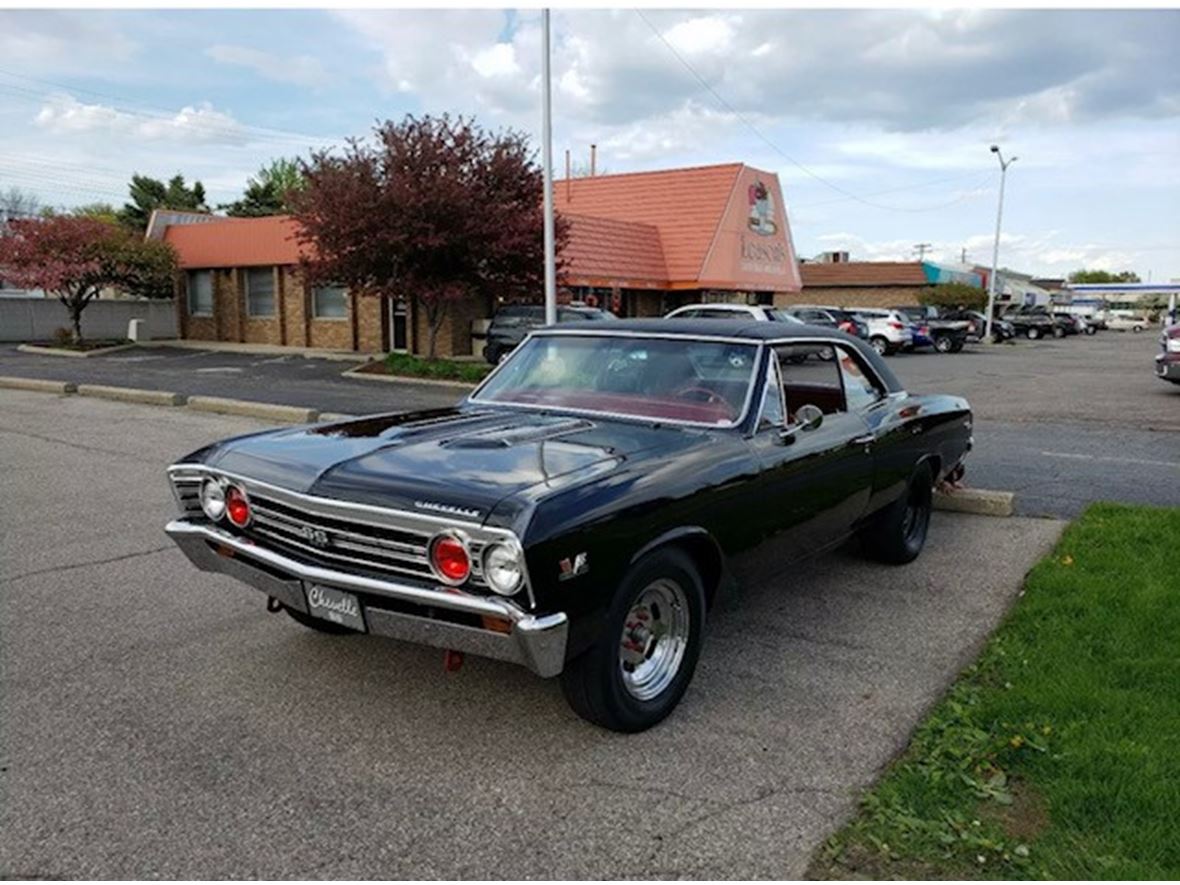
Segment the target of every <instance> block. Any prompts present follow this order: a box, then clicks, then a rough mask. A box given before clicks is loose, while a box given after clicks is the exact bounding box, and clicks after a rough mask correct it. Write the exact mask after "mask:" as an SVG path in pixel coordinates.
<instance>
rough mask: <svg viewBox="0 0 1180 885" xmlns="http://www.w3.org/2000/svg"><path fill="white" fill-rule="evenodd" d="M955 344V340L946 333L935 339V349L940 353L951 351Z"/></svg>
mask: <svg viewBox="0 0 1180 885" xmlns="http://www.w3.org/2000/svg"><path fill="white" fill-rule="evenodd" d="M954 346H955V342H954V341H952V340H951V339H950V338H949V337H948V336H946V335H939V336H938V337H937V338H935V339H934V349H935V350H937V351H938V352H939V353H950V352H951V351H952V350H953V349H954Z"/></svg>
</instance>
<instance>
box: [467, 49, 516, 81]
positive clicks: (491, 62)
mask: <svg viewBox="0 0 1180 885" xmlns="http://www.w3.org/2000/svg"><path fill="white" fill-rule="evenodd" d="M471 67H472V68H474V69H475V72H476V73H477V74H479V75H480V76H481V77H511V76H512V75H514V74H519V73H520V65H518V64H517V63H516V50H515V48H513V46H512V44H511V43H497V44H495V45H494V46H489V47H488V48H487V49H481V50H480V51H479V52H477V53H475V55H474V56H473V57H472V59H471Z"/></svg>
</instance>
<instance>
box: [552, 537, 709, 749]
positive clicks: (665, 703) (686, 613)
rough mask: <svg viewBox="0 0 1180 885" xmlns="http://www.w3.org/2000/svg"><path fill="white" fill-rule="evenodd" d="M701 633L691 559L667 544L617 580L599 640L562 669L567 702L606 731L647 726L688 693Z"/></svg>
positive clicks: (701, 602)
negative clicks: (615, 591)
mask: <svg viewBox="0 0 1180 885" xmlns="http://www.w3.org/2000/svg"><path fill="white" fill-rule="evenodd" d="M704 628H705V591H704V586H703V584H702V583H701V578H700V575H699V574H698V573H697V570H696V567H695V566H694V565H693V562H692V560H691V559H690V558H689V557H688V556H687V555H686V554H685V553H684V552H683V551H681V550H678V549H676V548H672V547H665V548H663V549H660V550H656V551H654V552H653V553H650V554H649V555H647V556H645V557H643V559H641V560H640V561H639V562H637V563H636V564H635V565H634V566H632V568H631V570H630V571H629V572H628V573H627V576H626V577H625V578H624V579H623V583H622V586H621V587H620V588H619V591H618V593H616V594H615V598H614V601H613V602H612V603H611V607H610V611H609V613H608V614H607V618H606V623H605V625H604V626H603V629H602V633H601V636H600V637H599V639H598V641H597V642H595V644H594V645H592V646H591V647H590V648H589V649H588V650H586V651H585V652H583V653H582V654H581V655H579V656H578V657H577V658H575V659H574V660H572V661H570V662H569V663H568V664H566V668H565V670H564V672H562V674H561V690H562V693H563V694H564V695H565V699H566V702H567V703H569V705H570V707H571V708H573V711H574V712H575V713H577V714H578V715H579V716H581V717H582V718H583V719H585V720H586V721H588V722H593V723H594V724H595V725H600V726H602V727H603V728H608V729H610V730H611V731H622V732H636V731H643V730H644V729H647V728H651V727H652V726H653V725H655V724H656V723H658V722H660V721H661V720H662V719H664V717H666V716H667V715H668V714H669V713H671V712H672V710H673V709H674V708H675V707H676V705H677V704H678V703H679V702H680V698H681V697H682V696H683V695H684V692H685V690H686V689H687V688H688V683H689V682H690V681H691V680H692V674H693V671H694V670H695V669H696V664H697V658H698V656H699V655H700V651H701V644H702V642H703V640H704Z"/></svg>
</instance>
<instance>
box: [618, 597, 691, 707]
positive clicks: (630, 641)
mask: <svg viewBox="0 0 1180 885" xmlns="http://www.w3.org/2000/svg"><path fill="white" fill-rule="evenodd" d="M689 626H690V625H689V613H688V598H687V597H686V596H685V595H684V589H683V588H682V587H681V586H680V585H679V584H677V583H676V582H675V581H673V580H671V579H669V578H660V579H659V580H658V581H653V582H652V583H651V584H648V585H647V587H645V588H644V589H643V592H641V593H640V594H639V596H638V597H636V599H635V602H634V604H633V605H632V606H631V610H630V611H628V612H627V617H626V619H625V620H624V622H623V635H622V637H621V638H620V639H619V672H620V674H621V675H622V677H623V687H624V688H626V689H627V693H628V694H629V695H631V696H632V697H633V698H635V699H636V700H640V701H650V700H651V699H652V698H655V697H658V696H659V695H660V694H661V693H662V692H663V691H664V690H666V689H667V688H668V686H669V685H671V684H672V681H673V680H674V679H675V678H676V674H677V673H679V672H680V664H681V663H682V662H683V661H684V652H685V650H686V649H687V648H688V635H689Z"/></svg>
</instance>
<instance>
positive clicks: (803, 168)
mask: <svg viewBox="0 0 1180 885" xmlns="http://www.w3.org/2000/svg"><path fill="white" fill-rule="evenodd" d="M635 14H636V15H638V16H639V18H640V19H642V20H643V23H644V24H645V25H647V27H648V28H649V29H650V30H651V32H652V33H653V34H655V35H656V38H657V39H659V41H660V42H661V43H663V44H664V46H666V47H667V48H668V51H669V52H671V53H672V55H673V56H674V57H675V58H676V60H677V61H679V62H680V64H681V65H683V66H684V68H685V70H687V71H688V72H689V73H690V74H692V76H693V77H694V78H695V79H696V81H697V82H698V83H700V84H701V86H702V87H704V89H705V90H706V91H707V92H708V93H709V94H710V95H712V96H713V97H714V98H715V99H717V101H718V103H719V104H720V105H721V106H722V107H723V108H725V109H726V110H727V111H729V112H730V113H731V114H733V116H734V117H736V118H737V120H738V121H739V122H740V123H741V124H742V125H744V126H745V127H746V128H747V129H749V130H750V131H751V132H752V133H753V134H754V135H755V136H756V137H757V138H758V139H759V140H760V141H761V142H762V143H763V144H765V145H766V146H767V147H769V148H770V149H771V150H772V151H774V152H775V153H776V154H778V155H779V156H781V157H783V159H785V160H786V161H787V162H789V163H790V164H791V165H793V166H795V167H797V168H798V169H799V170H800V171H802V172H804V173H805V174H807V175H809V176H810V177H811V178H814V179H815V180H816V181H818V182H820V183H821V184H823V185H826V186H827V187H829V188H831V189H832V190H834V191H836V192H837V193H840V194H843V195H844V197H845V198H846V199H849V200H855V201H856V202H858V203H863V204H864V205H866V206H872V207H873V208H874V209H885V210H888V211H891V212H928V211H931V210H933V209H942V208H945V207H946V206H951V205H954V204H955V203H958V202H960V201H961V200H963V199H965V197H963V196H960V197H959V198H957V199H955V200H953V201H951V202H950V203H942V204H939V205H937V206H886V205H884V204H882V203H874V202H872V201H871V200H866V199H865V198H864V197H862V196H860V195H859V194H854V193H853V192H852V191H850V190H847V189H845V188H842V187H840V185H838V184H835V183H834V182H831V181H829V180H828V179H826V178H824V177H823V176H822V175H820V174H819V173H818V172H814V171H812V170H811V169H809V168H808V167H807V166H805V165H804V164H803V163H801V162H799V161H798V160H796V159H795V158H794V157H792V156H791V155H790V154H788V153H787V152H786V151H785V150H783V149H782V148H781V147H779V146H778V145H777V144H775V143H774V142H773V141H771V140H770V139H769V138H767V137H766V136H765V135H763V134H762V131H761V130H760V129H758V127H757V126H755V125H754V124H753V123H751V122H750V120H749V119H747V117H746V116H745V115H744V114H743V113H742V112H741V111H739V110H738V109H737V108H735V107H734V106H733V105H731V104H730V103H729V102H728V101H726V99H725V97H724V96H723V95H721V93H719V92H718V91H717V90H716V89H714V88H713V86H712V85H711V84H710V83H709V81H708V80H706V79H705V78H704V77H702V76H701V75H700V74H699V73H698V72H697V70H696V68H694V67H693V66H692V65H691V64H689V63H688V60H687V59H685V58H684V56H682V55H681V54H680V53H679V52H677V51H676V47H675V46H673V45H672V44H671V43H669V42H668V40H667V38H665V37H664V35H663V34H662V33H660V31H659V29H658V28H657V27H656V26H655V25H653V24H652V23H651V21H650V20H649V19H648V17H647V16H646V15H644V14H643V10H641V9H636V10H635Z"/></svg>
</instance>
